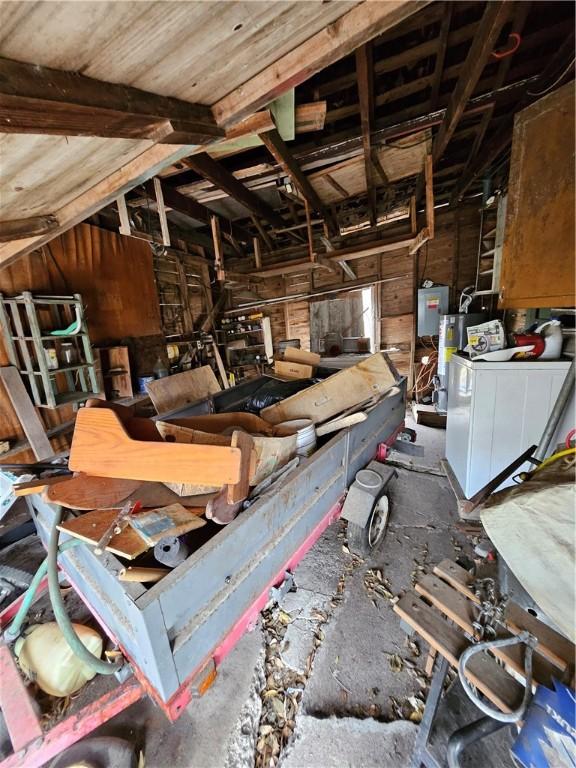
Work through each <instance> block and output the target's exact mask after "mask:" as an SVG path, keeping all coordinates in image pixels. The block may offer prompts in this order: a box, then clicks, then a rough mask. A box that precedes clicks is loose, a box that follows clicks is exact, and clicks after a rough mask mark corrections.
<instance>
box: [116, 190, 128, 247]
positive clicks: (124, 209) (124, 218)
mask: <svg viewBox="0 0 576 768" xmlns="http://www.w3.org/2000/svg"><path fill="white" fill-rule="evenodd" d="M116 207H117V208H118V217H119V218H120V226H119V227H118V232H120V234H121V235H126V236H127V237H129V236H130V235H131V234H132V227H131V226H130V216H129V215H128V206H127V205H126V196H125V195H120V197H119V198H118V199H117V200H116Z"/></svg>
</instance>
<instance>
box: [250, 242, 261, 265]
mask: <svg viewBox="0 0 576 768" xmlns="http://www.w3.org/2000/svg"><path fill="white" fill-rule="evenodd" d="M252 243H253V245H254V267H255V268H256V269H262V251H261V249H260V240H259V239H258V238H257V237H255V238H253V240H252Z"/></svg>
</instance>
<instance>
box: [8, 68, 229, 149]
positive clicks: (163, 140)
mask: <svg viewBox="0 0 576 768" xmlns="http://www.w3.org/2000/svg"><path fill="white" fill-rule="evenodd" d="M0 132H2V133H34V134H50V135H57V136H101V137H103V138H120V139H151V140H152V141H155V142H157V143H160V144H203V143H206V142H209V141H213V140H214V139H216V138H219V137H221V136H223V135H224V131H223V130H222V128H219V127H218V126H217V125H216V121H215V120H214V116H213V114H212V110H211V109H210V107H206V106H204V105H201V104H190V103H188V102H186V101H181V100H180V99H173V98H169V97H166V96H158V95H156V94H154V93H148V92H147V91H141V90H139V89H138V88H131V87H129V86H126V85H116V84H114V83H104V82H102V81H101V80H94V79H93V78H90V77H85V76H84V75H80V74H78V73H77V72H65V71H62V70H59V69H50V68H48V67H39V66H36V65H32V64H22V63H21V62H18V61H12V60H11V59H3V58H0Z"/></svg>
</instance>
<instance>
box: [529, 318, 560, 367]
mask: <svg viewBox="0 0 576 768" xmlns="http://www.w3.org/2000/svg"><path fill="white" fill-rule="evenodd" d="M536 333H540V334H542V336H543V337H544V352H542V354H541V355H540V360H558V359H559V358H560V357H561V355H562V341H563V338H562V323H561V322H560V321H559V320H548V321H547V322H545V323H542V325H539V326H538V328H536Z"/></svg>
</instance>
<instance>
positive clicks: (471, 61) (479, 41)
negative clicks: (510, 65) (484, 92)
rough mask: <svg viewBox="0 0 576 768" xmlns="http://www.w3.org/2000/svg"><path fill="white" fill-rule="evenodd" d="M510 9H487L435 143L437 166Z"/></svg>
mask: <svg viewBox="0 0 576 768" xmlns="http://www.w3.org/2000/svg"><path fill="white" fill-rule="evenodd" d="M511 5H512V4H511V3H508V2H506V0H494V2H491V3H488V4H487V6H486V10H485V11H484V15H483V17H482V20H481V22H480V24H479V27H478V31H477V33H476V35H475V36H474V42H473V43H472V45H471V47H470V50H469V51H468V56H467V57H466V61H465V62H464V65H463V66H462V68H461V69H460V75H459V77H458V82H457V83H456V87H455V88H454V90H453V91H452V95H451V97H450V101H449V102H448V107H447V109H446V114H445V116H444V120H443V121H442V124H441V126H440V129H439V131H438V133H437V134H436V137H435V139H434V143H433V146H432V157H433V159H434V163H437V162H438V160H439V159H440V158H441V157H442V155H443V154H444V151H445V149H446V147H447V146H448V143H449V142H450V139H451V138H452V136H453V134H454V131H455V130H456V126H457V125H458V123H459V122H460V118H461V117H462V114H463V113H464V110H465V109H466V104H467V103H468V100H469V98H470V96H471V95H472V93H473V92H474V88H475V87H476V83H477V82H478V80H479V79H480V75H481V74H482V72H483V70H484V67H485V66H486V63H487V61H488V58H489V56H490V54H491V53H492V51H493V50H494V46H495V44H496V41H497V39H498V35H499V34H500V31H501V29H502V26H503V25H504V24H505V22H506V21H507V20H508V17H509V15H510V11H511Z"/></svg>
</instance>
